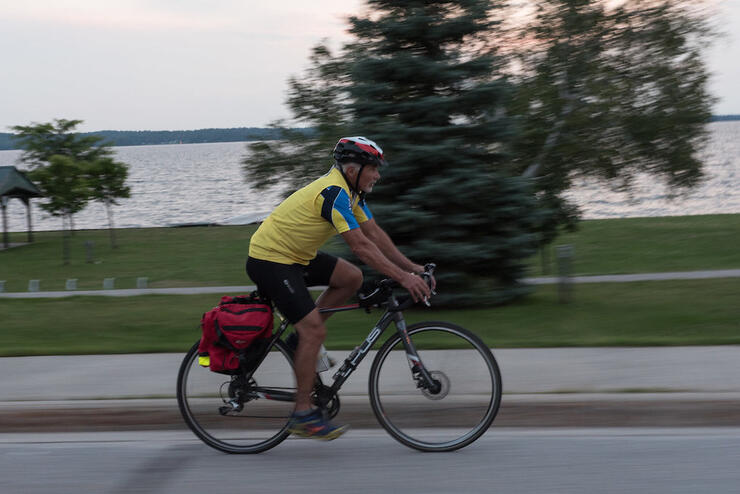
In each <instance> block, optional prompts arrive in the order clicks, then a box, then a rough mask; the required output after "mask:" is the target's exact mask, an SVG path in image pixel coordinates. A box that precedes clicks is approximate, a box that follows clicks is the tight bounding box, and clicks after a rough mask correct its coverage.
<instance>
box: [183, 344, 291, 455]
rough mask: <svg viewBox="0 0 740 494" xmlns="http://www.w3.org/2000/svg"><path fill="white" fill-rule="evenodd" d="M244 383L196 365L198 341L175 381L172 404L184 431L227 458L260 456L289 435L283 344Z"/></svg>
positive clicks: (286, 360) (287, 378) (287, 372)
mask: <svg viewBox="0 0 740 494" xmlns="http://www.w3.org/2000/svg"><path fill="white" fill-rule="evenodd" d="M244 381H245V380H244V377H243V376H241V375H238V376H230V375H225V374H219V373H216V372H211V370H210V369H208V368H207V367H201V366H200V365H198V343H197V342H196V344H195V345H193V347H192V348H191V349H190V351H189V352H188V353H187V355H185V358H184V359H183V361H182V365H181V366H180V372H179V374H178V376H177V403H178V406H179V407H180V413H182V416H183V419H185V422H186V423H187V424H188V427H190V429H191V430H192V431H193V432H194V433H195V435H196V436H198V437H199V438H200V439H201V440H202V441H203V442H205V443H206V444H207V445H209V446H211V447H213V448H216V449H218V450H220V451H224V452H226V453H260V452H262V451H265V450H267V449H270V448H273V447H275V446H277V445H278V444H280V443H281V442H282V441H283V440H285V438H287V437H288V435H289V432H288V430H287V427H288V421H289V419H290V415H291V413H292V411H293V407H294V405H295V403H294V401H293V400H294V397H295V389H296V386H295V376H294V372H293V360H292V358H291V357H290V354H289V352H288V349H287V348H286V347H285V344H284V343H283V342H282V341H281V340H277V341H276V342H275V344H274V346H273V347H272V348H271V349H270V351H269V352H268V354H267V357H265V360H264V361H263V362H262V363H261V364H260V366H259V367H258V368H257V370H255V372H254V374H253V375H252V376H251V378H250V379H249V380H248V381H247V382H244ZM232 403H233V405H232Z"/></svg>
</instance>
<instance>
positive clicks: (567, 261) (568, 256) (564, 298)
mask: <svg viewBox="0 0 740 494" xmlns="http://www.w3.org/2000/svg"><path fill="white" fill-rule="evenodd" d="M555 250H556V252H557V258H558V299H559V300H560V303H561V304H567V303H568V302H570V301H571V300H572V298H573V281H572V280H571V269H572V267H571V262H572V260H573V246H572V245H558V246H557V247H556V248H555Z"/></svg>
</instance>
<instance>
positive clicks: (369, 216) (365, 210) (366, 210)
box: [358, 198, 373, 221]
mask: <svg viewBox="0 0 740 494" xmlns="http://www.w3.org/2000/svg"><path fill="white" fill-rule="evenodd" d="M358 206H360V207H361V208H362V212H363V213H365V217H366V218H367V219H368V221H369V220H371V219H373V213H371V212H370V208H368V207H367V203H366V202H365V199H364V198H363V199H360V202H359V203H358Z"/></svg>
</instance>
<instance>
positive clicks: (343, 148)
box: [333, 136, 388, 166]
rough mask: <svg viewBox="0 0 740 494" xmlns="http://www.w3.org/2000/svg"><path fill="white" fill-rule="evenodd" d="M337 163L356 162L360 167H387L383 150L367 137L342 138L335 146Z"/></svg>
mask: <svg viewBox="0 0 740 494" xmlns="http://www.w3.org/2000/svg"><path fill="white" fill-rule="evenodd" d="M333 155H334V159H335V160H337V163H347V162H350V161H351V162H354V163H357V164H359V165H375V166H387V165H388V162H387V161H386V160H385V158H384V157H383V150H382V149H380V146H378V145H377V144H375V143H374V142H373V141H371V140H370V139H368V138H367V137H361V136H357V137H342V138H341V139H339V142H338V143H337V145H336V146H334V152H333Z"/></svg>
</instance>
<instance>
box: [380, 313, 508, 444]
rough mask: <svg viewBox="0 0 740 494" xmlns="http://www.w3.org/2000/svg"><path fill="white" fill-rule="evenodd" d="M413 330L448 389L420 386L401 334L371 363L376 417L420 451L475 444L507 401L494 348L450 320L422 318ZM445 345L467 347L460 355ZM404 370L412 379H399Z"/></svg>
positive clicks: (426, 359) (428, 366)
mask: <svg viewBox="0 0 740 494" xmlns="http://www.w3.org/2000/svg"><path fill="white" fill-rule="evenodd" d="M408 333H409V337H410V339H411V340H412V341H413V342H414V346H415V347H416V348H417V352H418V354H419V357H420V358H421V361H422V363H423V365H424V366H425V368H426V369H427V370H428V371H429V372H430V373H431V374H432V376H433V377H434V378H435V379H438V380H439V381H440V382H443V386H442V389H441V390H440V392H439V393H438V394H436V395H434V394H432V393H430V392H429V391H426V390H421V389H419V388H418V387H417V386H416V383H415V381H414V380H413V379H412V376H411V372H410V371H409V365H408V361H407V357H406V352H405V350H404V347H403V344H402V342H401V337H400V336H399V335H398V334H395V335H393V336H391V337H390V338H389V339H388V340H387V341H386V342H385V343H384V344H383V346H382V347H381V348H380V350H378V353H377V354H376V356H375V359H374V360H373V364H372V367H371V369H370V379H369V394H370V404H371V406H372V409H373V413H374V414H375V417H376V418H377V419H378V422H379V423H380V425H382V426H383V428H384V429H385V430H386V431H387V432H388V433H389V434H390V435H391V436H392V437H393V438H395V439H396V440H397V441H399V442H400V443H402V444H404V445H406V446H408V447H410V448H413V449H417V450H420V451H427V452H442V451H454V450H457V449H460V448H463V447H465V446H467V445H469V444H471V443H472V442H473V441H475V440H476V439H478V438H479V437H480V436H482V435H483V434H484V433H485V432H486V431H487V430H488V428H489V427H490V425H491V423H492V422H493V420H494V419H495V418H496V414H497V413H498V409H499V406H500V404H501V391H502V382H501V372H500V370H499V367H498V364H497V363H496V359H495V358H494V356H493V354H492V353H491V350H490V349H489V348H488V347H487V346H486V345H485V344H484V343H483V341H482V340H481V339H480V338H479V337H478V336H476V335H475V334H473V333H472V332H470V331H468V330H467V329H465V328H462V327H460V326H457V325H454V324H450V323H446V322H436V321H430V322H421V323H417V324H414V325H411V326H409V328H408ZM435 348H438V349H435ZM445 348H457V349H463V351H464V352H465V353H463V354H462V355H463V357H462V358H456V359H455V358H453V357H454V356H455V355H458V356H459V355H460V354H459V353H457V354H453V353H451V352H449V351H446V350H444V349H445ZM399 372H400V373H404V372H405V373H407V375H408V380H407V382H404V383H402V384H399V380H398V373H399ZM473 374H475V375H473ZM385 376H387V378H385Z"/></svg>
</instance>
